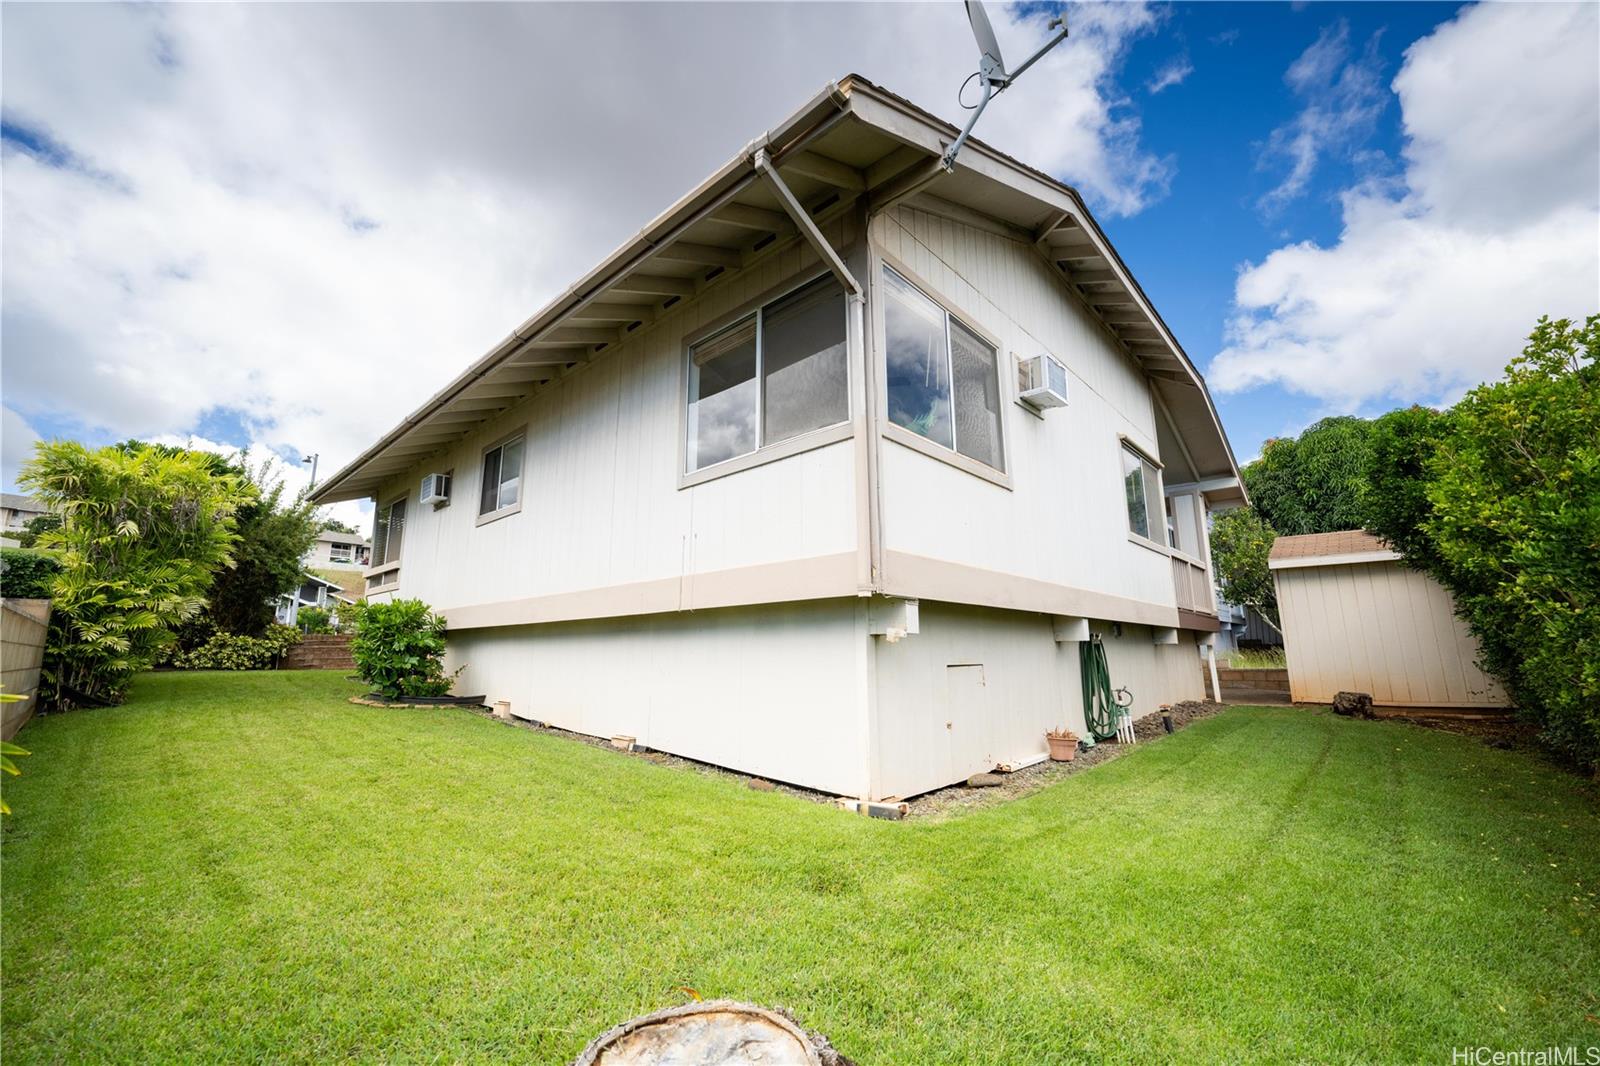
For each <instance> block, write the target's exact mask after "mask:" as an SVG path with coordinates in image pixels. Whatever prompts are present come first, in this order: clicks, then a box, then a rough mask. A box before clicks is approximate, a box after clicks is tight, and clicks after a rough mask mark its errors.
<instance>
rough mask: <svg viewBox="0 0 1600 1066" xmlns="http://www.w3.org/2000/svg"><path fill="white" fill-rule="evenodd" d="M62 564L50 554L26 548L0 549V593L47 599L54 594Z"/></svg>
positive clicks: (13, 596) (29, 598)
mask: <svg viewBox="0 0 1600 1066" xmlns="http://www.w3.org/2000/svg"><path fill="white" fill-rule="evenodd" d="M59 573H61V563H60V562H58V561H57V560H56V558H55V556H53V555H46V554H45V553H44V552H39V551H31V550H29V549H27V548H0V596H7V597H10V598H12V599H18V600H48V599H50V598H51V597H52V596H53V595H54V594H55V593H54V589H55V580H56V575H57V574H59Z"/></svg>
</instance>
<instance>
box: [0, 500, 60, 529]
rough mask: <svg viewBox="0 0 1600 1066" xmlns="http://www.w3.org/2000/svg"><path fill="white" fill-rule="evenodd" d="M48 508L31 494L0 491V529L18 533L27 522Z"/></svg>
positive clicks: (45, 512) (48, 511) (24, 527)
mask: <svg viewBox="0 0 1600 1066" xmlns="http://www.w3.org/2000/svg"><path fill="white" fill-rule="evenodd" d="M49 513H50V509H49V508H48V507H46V506H45V505H44V504H42V503H40V502H39V501H38V500H36V499H34V498H33V497H32V496H24V495H22V494H21V493H18V492H0V529H3V530H4V531H6V532H7V533H20V532H22V531H23V530H24V529H26V528H27V527H28V523H29V522H31V521H33V520H34V519H35V518H38V517H39V516H40V515H47V514H49Z"/></svg>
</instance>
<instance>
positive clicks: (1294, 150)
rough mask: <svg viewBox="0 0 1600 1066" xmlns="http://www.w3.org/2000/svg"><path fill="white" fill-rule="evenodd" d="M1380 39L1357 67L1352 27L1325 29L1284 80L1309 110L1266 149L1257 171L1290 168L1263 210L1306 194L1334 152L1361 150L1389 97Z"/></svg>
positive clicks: (1277, 133)
mask: <svg viewBox="0 0 1600 1066" xmlns="http://www.w3.org/2000/svg"><path fill="white" fill-rule="evenodd" d="M1381 73H1382V64H1381V61H1380V59H1379V56H1378V51H1377V37H1373V39H1372V40H1371V41H1369V42H1368V43H1367V47H1366V49H1365V50H1364V51H1363V53H1362V54H1361V56H1360V57H1359V58H1357V59H1356V60H1355V61H1354V62H1352V61H1351V59H1350V26H1349V24H1348V23H1346V22H1345V21H1344V20H1343V19H1340V20H1339V21H1338V22H1337V23H1335V24H1333V25H1332V26H1326V27H1324V28H1323V29H1322V32H1321V33H1319V34H1318V35H1317V39H1316V41H1315V42H1314V43H1313V44H1312V45H1311V46H1310V47H1309V48H1307V49H1306V50H1305V51H1304V52H1302V53H1301V54H1300V56H1299V58H1297V59H1296V60H1295V61H1294V62H1293V63H1291V64H1290V65H1289V69H1288V71H1287V72H1285V74H1284V76H1283V80H1284V82H1285V83H1287V84H1288V86H1289V88H1291V89H1292V90H1294V92H1295V95H1297V96H1299V97H1301V98H1302V99H1303V100H1304V101H1305V106H1304V107H1303V108H1301V110H1300V112H1299V113H1298V114H1297V115H1295V117H1294V118H1293V119H1292V120H1291V121H1289V122H1288V123H1285V124H1284V125H1282V126H1279V127H1278V128H1277V129H1275V130H1273V131H1272V133H1271V135H1270V136H1269V137H1268V138H1267V142H1266V144H1265V146H1264V147H1263V149H1262V152H1261V158H1260V160H1259V164H1258V165H1259V166H1261V167H1262V168H1264V169H1265V168H1270V167H1274V166H1278V165H1282V164H1283V163H1285V162H1286V163H1287V164H1288V173H1286V174H1285V175H1284V177H1283V179H1282V180H1281V181H1280V182H1279V183H1278V184H1277V185H1276V186H1275V187H1274V188H1273V189H1272V190H1271V191H1269V192H1268V193H1267V194H1266V195H1265V196H1263V197H1262V198H1261V201H1260V206H1261V207H1263V208H1265V209H1266V210H1268V211H1273V210H1277V209H1279V208H1281V207H1282V206H1283V205H1284V204H1286V203H1288V202H1289V201H1290V200H1293V199H1295V198H1296V197H1298V196H1299V195H1300V194H1301V193H1303V192H1304V191H1305V188H1306V185H1307V184H1308V183H1309V182H1310V181H1311V176H1312V174H1314V173H1315V171H1316V168H1317V163H1318V161H1319V160H1320V159H1321V158H1322V157H1323V156H1325V155H1327V154H1328V153H1330V152H1334V151H1339V150H1341V149H1349V148H1351V147H1353V146H1354V145H1356V144H1359V143H1360V142H1361V141H1362V140H1363V139H1364V138H1365V137H1366V136H1367V135H1368V134H1369V133H1370V132H1371V131H1372V127H1373V124H1374V123H1375V122H1376V121H1377V118H1378V115H1379V114H1380V113H1381V112H1382V111H1383V106H1384V103H1385V93H1384V90H1383V83H1382V81H1381V78H1380V75H1381Z"/></svg>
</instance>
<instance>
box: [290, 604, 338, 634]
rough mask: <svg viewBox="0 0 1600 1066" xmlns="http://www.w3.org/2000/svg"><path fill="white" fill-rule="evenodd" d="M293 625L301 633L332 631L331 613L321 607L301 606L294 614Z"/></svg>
mask: <svg viewBox="0 0 1600 1066" xmlns="http://www.w3.org/2000/svg"><path fill="white" fill-rule="evenodd" d="M295 627H296V628H298V629H299V630H300V632H302V633H332V632H333V615H332V613H331V612H329V611H328V610H327V609H326V608H323V607H302V608H300V613H299V614H298V615H296V616H295Z"/></svg>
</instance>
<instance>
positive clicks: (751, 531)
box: [378, 219, 857, 614]
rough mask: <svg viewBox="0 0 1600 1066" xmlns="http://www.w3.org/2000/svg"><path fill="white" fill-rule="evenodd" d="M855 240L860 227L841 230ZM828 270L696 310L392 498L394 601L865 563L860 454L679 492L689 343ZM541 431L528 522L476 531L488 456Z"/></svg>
mask: <svg viewBox="0 0 1600 1066" xmlns="http://www.w3.org/2000/svg"><path fill="white" fill-rule="evenodd" d="M829 237H830V239H831V240H833V241H836V242H846V243H848V241H849V240H850V239H851V234H850V232H849V220H848V219H843V220H840V221H839V222H836V223H834V224H833V225H832V226H831V227H830V233H829ZM818 269H820V265H819V262H818V260H817V258H816V255H815V253H814V252H813V251H812V250H811V249H810V247H809V246H799V247H796V248H793V249H790V250H787V251H785V252H783V253H780V254H779V255H776V256H774V257H773V259H772V260H771V261H769V262H768V263H766V264H765V265H763V266H762V267H760V268H759V269H754V270H752V271H750V273H749V275H748V276H738V277H735V278H733V279H730V281H729V282H728V284H727V285H726V286H724V287H721V288H717V289H713V290H712V292H711V293H710V294H709V295H707V296H706V297H704V298H703V299H701V300H699V301H685V304H686V305H687V306H684V307H683V308H682V309H681V310H675V311H672V312H668V313H667V314H665V315H664V316H662V317H661V318H660V319H658V320H657V321H656V322H655V323H654V324H652V325H649V326H646V327H641V329H640V330H639V331H638V332H639V336H637V337H636V338H634V339H631V340H629V341H628V342H627V343H625V344H622V345H620V346H618V347H616V348H615V349H613V350H608V351H606V352H603V353H601V354H600V355H599V357H598V358H596V360H595V361H594V363H593V364H592V365H590V366H588V367H584V368H582V369H580V370H578V371H577V372H576V373H574V374H572V375H570V376H569V377H567V378H565V379H562V380H560V381H557V382H555V383H553V385H552V386H551V387H548V388H546V389H545V390H544V391H543V392H541V393H540V394H538V395H535V396H533V397H531V398H530V399H528V400H526V401H524V402H523V403H521V404H519V405H517V406H516V407H513V408H511V409H509V410H508V411H506V412H505V413H504V414H502V415H500V416H499V417H498V418H496V419H495V420H493V421H492V422H489V423H487V424H485V425H484V426H483V427H482V428H481V429H480V430H478V431H477V432H475V433H473V434H471V435H469V436H468V437H467V438H466V439H464V440H463V441H462V442H461V443H460V444H458V445H456V446H454V447H452V448H450V449H449V450H448V451H447V452H444V453H442V454H440V455H438V456H436V457H434V458H432V459H429V460H427V461H425V462H422V463H418V464H417V465H416V466H415V467H413V468H412V470H411V471H410V472H409V473H408V474H406V475H405V476H404V477H401V478H396V479H394V480H393V481H391V482H389V483H388V484H386V485H385V486H384V488H383V490H382V492H380V494H379V499H378V503H379V506H380V508H381V507H382V506H384V505H386V504H387V503H388V502H389V501H390V500H392V499H395V498H397V497H398V496H399V495H402V494H404V495H406V496H407V497H408V499H409V501H410V502H409V503H408V506H407V516H406V530H405V538H404V544H403V546H402V549H401V558H400V578H399V583H398V586H397V588H396V589H395V590H394V591H395V592H396V593H397V594H398V595H401V596H417V597H421V598H422V599H424V600H426V601H427V602H429V603H430V604H432V605H433V606H434V607H436V608H438V609H441V610H444V611H446V613H447V614H448V613H449V612H450V611H451V610H452V609H454V608H459V607H465V606H472V605H481V604H492V603H501V602H506V601H517V600H523V599H527V598H532V597H539V596H547V595H552V594H557V593H570V592H576V591H581V590H591V589H605V588H608V587H612V586H619V585H629V584H634V583H638V582H645V581H652V580H659V579H663V578H674V579H676V578H681V577H683V576H684V575H685V574H691V575H692V574H704V573H709V572H713V571H717V570H722V569H728V568H736V567H747V566H754V565H762V564H768V563H783V562H791V561H794V560H803V559H811V558H816V557H822V556H834V555H841V554H844V553H850V552H854V551H855V550H856V544H857V539H856V528H857V527H856V510H855V462H854V450H853V445H852V443H851V441H849V440H845V441H841V442H838V443H835V444H832V445H829V446H826V447H822V448H818V449H816V450H814V451H810V452H806V453H803V454H801V455H798V456H794V457H791V458H789V459H784V460H781V461H779V462H776V463H771V464H767V465H765V466H762V467H758V468H755V469H751V470H746V471H741V472H739V473H736V474H732V475H729V476H727V477H723V478H718V479H715V480H711V481H707V482H705V483H703V484H700V485H696V486H693V487H690V488H685V489H680V488H679V487H678V485H679V475H680V472H681V471H680V469H679V466H680V456H679V444H678V438H679V436H680V434H681V432H682V427H681V418H682V408H683V403H684V393H683V382H682V377H681V375H682V369H683V359H684V338H685V336H687V335H689V334H692V333H694V332H695V331H696V330H698V329H700V328H702V327H703V326H706V325H708V324H710V323H712V322H714V321H716V320H718V319H720V318H722V317H724V316H726V315H727V314H729V313H730V312H732V311H734V310H736V309H738V308H740V307H742V306H743V305H745V304H747V303H749V302H750V301H752V300H755V299H757V298H758V297H760V296H762V295H763V294H764V293H767V292H769V291H770V290H772V289H774V288H776V287H778V286H780V285H783V284H785V283H786V282H788V281H791V280H792V281H794V282H797V283H798V282H799V281H801V280H804V279H806V278H809V277H812V276H814V275H815V273H816V271H817V270H818ZM524 425H526V426H527V445H526V449H525V456H526V458H525V460H524V480H523V486H522V510H521V512H520V513H518V514H513V515H510V516H508V517H505V518H501V519H499V520H497V521H494V522H490V523H487V524H484V525H481V526H480V525H478V524H477V518H478V508H477V499H478V490H479V479H480V467H481V462H482V452H483V449H484V448H485V447H487V446H490V445H492V444H494V443H495V442H497V441H498V440H500V439H501V438H503V437H505V436H506V435H508V434H510V433H512V432H514V431H515V430H517V429H518V428H520V427H522V426H524ZM447 470H453V471H454V482H453V486H452V500H451V503H450V505H449V506H448V507H443V508H440V509H438V510H434V509H433V508H432V507H419V506H417V503H416V500H417V486H418V483H419V482H420V480H421V478H422V475H423V474H425V473H429V472H433V471H440V472H442V471H447Z"/></svg>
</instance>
